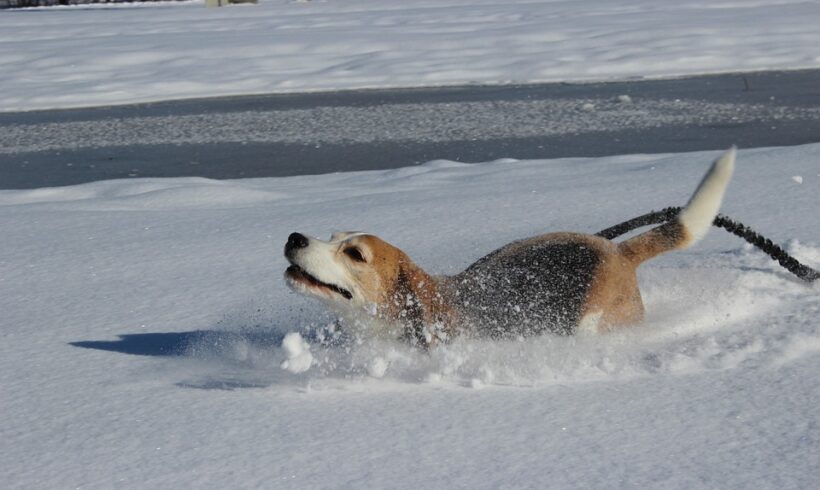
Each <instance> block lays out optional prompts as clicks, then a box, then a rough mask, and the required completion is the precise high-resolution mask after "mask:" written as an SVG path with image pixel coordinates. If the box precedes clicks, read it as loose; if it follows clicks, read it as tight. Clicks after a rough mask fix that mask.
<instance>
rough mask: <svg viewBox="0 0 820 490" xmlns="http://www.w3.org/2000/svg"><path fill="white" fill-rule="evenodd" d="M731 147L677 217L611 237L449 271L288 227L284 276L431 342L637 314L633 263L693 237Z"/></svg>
mask: <svg viewBox="0 0 820 490" xmlns="http://www.w3.org/2000/svg"><path fill="white" fill-rule="evenodd" d="M734 158H735V152H734V149H732V150H730V151H729V152H727V153H726V154H725V155H723V156H722V157H721V158H719V159H718V160H716V161H715V163H714V164H713V165H712V167H711V169H710V170H709V172H708V173H707V175H706V176H705V177H704V179H703V181H702V182H701V184H700V186H699V187H698V189H697V190H696V191H695V194H694V195H693V196H692V198H691V199H690V201H689V203H688V204H687V206H686V208H685V209H684V210H683V212H681V213H680V214H679V215H678V217H677V218H676V219H675V220H673V221H670V222H668V223H666V224H663V225H660V226H658V227H656V228H653V229H651V230H649V231H647V232H646V233H643V234H641V235H638V236H636V237H633V238H630V239H628V240H626V241H623V242H620V243H615V242H612V241H610V240H607V239H605V238H602V237H599V236H594V235H586V234H581V233H549V234H545V235H540V236H536V237H532V238H527V239H524V240H520V241H516V242H513V243H510V244H508V245H505V246H504V247H502V248H500V249H498V250H496V251H494V252H492V253H490V254H489V255H487V256H485V257H483V258H481V259H479V260H478V261H476V262H475V263H474V264H472V265H471V266H469V267H468V268H467V269H466V270H464V271H463V272H461V273H459V274H456V275H454V276H446V277H434V276H431V275H430V274H428V273H427V272H425V271H424V270H423V269H421V267H419V266H418V265H416V264H415V263H414V262H413V261H412V260H411V259H410V258H409V257H408V256H407V254H406V253H404V252H403V251H401V250H400V249H398V248H397V247H395V246H393V245H391V244H389V243H387V242H385V241H384V240H381V239H380V238H378V237H376V236H374V235H369V234H363V233H344V234H338V235H334V236H333V237H331V240H330V241H327V242H326V241H322V240H318V239H315V238H308V237H305V236H304V235H302V234H299V233H294V234H292V235H291V236H290V237H289V239H288V243H287V245H286V246H285V256H286V257H287V259H288V260H289V262H290V263H291V266H290V267H289V268H288V270H287V272H286V277H287V278H288V280H289V283H290V284H291V286H293V287H294V288H295V289H297V290H299V291H300V292H304V293H308V294H312V295H315V296H319V297H322V298H324V299H326V300H328V301H329V302H330V303H331V304H333V305H335V306H339V307H340V309H341V310H342V312H343V313H346V314H351V313H352V314H358V313H361V312H362V311H366V312H367V316H368V317H371V318H372V319H373V320H374V325H379V327H378V328H375V327H374V329H375V330H382V331H386V332H387V333H388V334H390V335H395V336H399V337H403V338H405V339H408V340H409V341H411V342H413V343H416V344H418V345H421V346H425V347H429V346H431V345H433V344H435V343H437V342H441V341H446V340H448V339H450V338H452V337H453V336H455V335H459V334H469V335H480V336H489V337H493V338H503V337H511V336H513V337H516V336H522V335H533V334H540V333H544V332H552V333H558V334H572V333H575V332H576V331H577V330H578V329H588V330H594V331H598V330H602V329H611V328H616V327H620V326H623V325H630V324H634V323H637V322H640V321H641V320H642V319H643V315H644V307H643V302H642V300H641V293H640V290H639V288H638V280H637V276H636V270H637V268H638V266H640V265H641V264H642V263H643V262H645V261H647V260H649V259H651V258H653V257H655V256H657V255H659V254H662V253H664V252H667V251H671V250H676V249H682V248H686V247H688V246H690V245H692V244H693V243H694V242H696V241H697V240H699V239H700V238H701V237H702V236H703V235H704V234H705V233H706V231H707V230H708V228H709V226H710V225H711V222H712V220H713V219H714V217H715V215H716V214H717V211H718V208H719V206H720V202H721V200H722V197H723V193H724V191H725V189H726V186H727V185H728V182H729V179H730V176H731V173H732V170H733V166H734Z"/></svg>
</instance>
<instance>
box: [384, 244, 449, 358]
mask: <svg viewBox="0 0 820 490" xmlns="http://www.w3.org/2000/svg"><path fill="white" fill-rule="evenodd" d="M390 305H391V307H392V308H393V311H392V312H391V316H393V318H395V319H397V320H398V321H399V322H400V323H401V324H402V325H403V332H402V337H403V338H404V339H405V340H407V341H408V342H410V343H411V344H412V345H416V346H419V347H422V348H424V349H427V348H429V347H431V346H432V345H435V344H436V343H438V342H440V341H442V340H445V339H446V338H447V336H448V334H449V333H450V332H449V329H450V328H452V324H453V321H452V320H453V319H452V311H451V310H450V308H449V307H448V306H447V304H446V302H445V301H444V299H443V298H442V296H441V295H440V293H439V291H438V287H437V285H436V281H435V280H434V279H433V278H432V277H430V275H429V274H427V273H426V272H424V271H423V270H422V269H421V268H420V267H419V266H417V265H416V264H414V263H413V262H411V261H410V260H404V261H401V262H400V263H399V270H398V274H397V275H396V282H395V284H394V288H393V294H392V295H391V298H390Z"/></svg>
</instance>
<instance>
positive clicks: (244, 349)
mask: <svg viewBox="0 0 820 490" xmlns="http://www.w3.org/2000/svg"><path fill="white" fill-rule="evenodd" d="M284 335H285V334H284V333H283V332H282V331H281V330H279V329H273V328H261V329H247V330H239V331H230V330H192V331H189V332H146V333H142V332H141V333H128V334H120V335H118V337H119V338H118V339H117V340H81V341H76V342H69V345H71V346H74V347H80V348H83V349H94V350H101V351H108V352H116V353H119V354H128V355H134V356H152V357H166V358H179V359H181V360H185V359H189V360H191V361H194V362H195V363H196V362H197V361H201V363H199V364H193V365H192V366H198V367H194V368H193V372H191V371H190V370H189V369H183V370H182V371H181V372H184V373H186V374H185V375H186V376H188V378H187V379H186V380H184V381H179V382H177V383H175V384H176V385H177V386H179V387H181V388H196V389H203V390H236V389H243V388H267V387H268V386H270V385H272V384H292V383H293V382H294V380H293V379H288V376H287V374H288V373H284V372H281V370H280V369H279V367H278V365H279V363H280V362H281V360H280V359H279V358H280V357H281V356H280V355H279V354H281V345H282V339H283V338H284ZM250 351H253V352H256V353H262V354H261V355H257V356H256V357H255V358H254V359H249V355H248V352H250ZM260 357H261V361H260V360H259V358H260ZM270 366H273V369H270Z"/></svg>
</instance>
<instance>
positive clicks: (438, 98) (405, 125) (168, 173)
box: [0, 70, 820, 189]
mask: <svg viewBox="0 0 820 490" xmlns="http://www.w3.org/2000/svg"><path fill="white" fill-rule="evenodd" d="M818 141H820V70H801V71H790V72H760V73H746V74H726V75H716V76H702V77H693V78H684V79H674V80H651V81H626V82H612V83H583V84H563V83H562V84H539V85H502V86H460V87H445V88H420V89H400V90H396V89H390V90H360V91H343V92H334V93H314V94H288V95H261V96H242V97H228V98H215V99H196V100H184V101H170V102H160V103H153V104H138V105H127V106H111V107H101V108H89V109H69V110H53V111H32V112H16V113H0V189H22V188H37V187H48V186H61V185H71V184H78V183H83V182H90V181H96V180H103V179H117V178H134V177H176V176H202V177H209V178H214V179H233V178H246V177H273V176H288V175H305V174H319V173H327V172H345V171H352V170H369V169H386V168H396V167H404V166H408V165H415V164H419V163H423V162H426V161H429V160H434V159H448V160H456V161H461V162H481V161H488V160H494V159H497V158H516V159H527V158H555V157H582V156H604V155H616V154H629V153H666V152H682V151H695V150H713V149H721V148H726V147H728V146H730V145H732V144H737V145H738V146H740V147H741V148H749V147H761V146H787V145H798V144H804V143H813V142H818Z"/></svg>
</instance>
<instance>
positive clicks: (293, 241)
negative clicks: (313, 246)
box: [285, 233, 308, 253]
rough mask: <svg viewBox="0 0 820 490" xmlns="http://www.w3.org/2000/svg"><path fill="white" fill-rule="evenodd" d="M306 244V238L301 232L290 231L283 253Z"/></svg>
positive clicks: (303, 246)
mask: <svg viewBox="0 0 820 490" xmlns="http://www.w3.org/2000/svg"><path fill="white" fill-rule="evenodd" d="M307 246H308V239H307V237H306V236H305V235H302V234H301V233H291V234H290V236H289V237H288V243H286V244H285V253H288V252H290V251H291V250H296V249H297V248H305V247H307Z"/></svg>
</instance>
